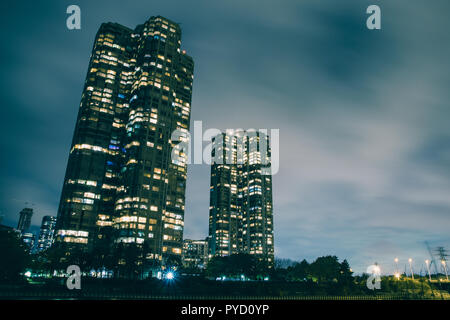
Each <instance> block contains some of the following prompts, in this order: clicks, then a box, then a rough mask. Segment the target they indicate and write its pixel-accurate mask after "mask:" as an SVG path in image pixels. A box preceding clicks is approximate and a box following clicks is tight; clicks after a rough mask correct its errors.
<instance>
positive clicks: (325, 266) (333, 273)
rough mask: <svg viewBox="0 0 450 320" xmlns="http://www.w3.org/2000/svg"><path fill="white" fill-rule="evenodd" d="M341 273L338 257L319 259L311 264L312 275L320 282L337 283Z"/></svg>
mask: <svg viewBox="0 0 450 320" xmlns="http://www.w3.org/2000/svg"><path fill="white" fill-rule="evenodd" d="M340 271H341V264H340V263H339V261H338V258H337V257H336V256H326V257H319V258H317V259H316V261H314V262H313V263H311V265H310V273H311V275H312V276H313V277H315V278H316V279H317V280H318V281H319V282H322V281H337V280H338V278H339V275H340Z"/></svg>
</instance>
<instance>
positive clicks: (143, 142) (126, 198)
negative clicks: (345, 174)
mask: <svg viewBox="0 0 450 320" xmlns="http://www.w3.org/2000/svg"><path fill="white" fill-rule="evenodd" d="M193 68H194V62H193V60H192V58H191V57H190V56H188V55H187V54H186V52H185V51H184V50H181V28H180V26H179V25H178V24H177V23H175V22H173V21H170V20H168V19H166V18H163V17H160V16H157V17H151V18H150V19H149V20H148V21H147V22H145V23H144V24H142V25H138V26H137V27H136V28H135V29H134V30H132V29H129V28H127V27H124V26H121V25H119V24H117V23H103V24H102V25H101V26H100V29H99V30H98V32H97V35H96V37H95V41H94V46H93V49H92V54H91V59H90V62H89V67H88V71H87V75H86V81H85V86H84V89H83V93H82V97H81V103H80V109H79V113H78V118H77V122H76V127H75V132H74V136H73V140H72V145H71V149H70V153H69V160H68V164H67V170H66V174H65V179H64V185H63V190H62V194H61V199H60V205H59V209H58V217H57V223H56V234H55V244H58V245H66V246H67V247H71V246H81V247H82V248H85V249H86V250H92V249H93V248H94V247H97V248H110V247H111V244H112V243H114V244H116V245H121V246H122V245H123V246H126V245H130V244H136V245H137V246H138V247H140V248H142V249H143V252H142V255H141V257H143V258H142V260H144V261H140V262H139V263H140V264H145V262H149V265H155V262H156V264H170V263H172V262H173V261H177V262H178V263H180V262H181V253H182V245H183V227H184V207H185V188H186V174H187V164H186V161H174V159H172V158H171V152H172V149H173V147H174V146H175V145H176V144H177V143H178V142H177V141H175V140H172V133H173V132H174V131H175V130H180V131H183V132H188V131H189V123H190V111H191V97H192V83H193ZM180 156H181V158H182V159H185V158H187V155H180ZM68 252H70V250H68Z"/></svg>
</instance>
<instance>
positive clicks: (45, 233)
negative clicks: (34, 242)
mask: <svg viewBox="0 0 450 320" xmlns="http://www.w3.org/2000/svg"><path fill="white" fill-rule="evenodd" d="M55 225H56V217H53V216H44V217H43V218H42V223H41V230H40V231H39V237H38V246H37V250H38V251H45V250H47V249H48V248H50V246H51V245H52V243H53V236H54V233H55Z"/></svg>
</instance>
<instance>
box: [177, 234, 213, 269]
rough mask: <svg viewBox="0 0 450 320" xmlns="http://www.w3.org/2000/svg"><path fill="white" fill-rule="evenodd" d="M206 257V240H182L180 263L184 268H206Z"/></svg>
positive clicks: (207, 253)
mask: <svg viewBox="0 0 450 320" xmlns="http://www.w3.org/2000/svg"><path fill="white" fill-rule="evenodd" d="M208 255H209V250H208V241H207V240H191V239H184V241H183V256H182V261H183V266H184V267H185V268H198V269H204V268H206V265H207V264H208Z"/></svg>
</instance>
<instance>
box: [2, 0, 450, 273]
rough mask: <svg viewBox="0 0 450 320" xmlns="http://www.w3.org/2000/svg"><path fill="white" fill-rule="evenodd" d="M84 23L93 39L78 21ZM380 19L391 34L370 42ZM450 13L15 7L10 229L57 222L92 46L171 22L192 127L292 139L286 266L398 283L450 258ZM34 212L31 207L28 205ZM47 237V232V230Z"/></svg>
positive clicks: (413, 8)
mask: <svg viewBox="0 0 450 320" xmlns="http://www.w3.org/2000/svg"><path fill="white" fill-rule="evenodd" d="M70 4H77V5H79V6H80V8H81V15H82V18H81V30H68V29H67V28H66V17H67V14H66V13H65V12H66V8H67V6H68V5H70ZM370 4H378V5H380V7H381V10H382V29H381V30H376V31H369V30H367V28H366V25H365V19H366V17H367V15H366V14H365V11H366V8H367V7H368V6H369V5H370ZM449 10H450V3H449V2H448V1H446V0H442V1H440V0H436V1H432V2H424V1H422V2H419V1H414V2H413V3H411V1H406V0H398V1H395V2H393V1H365V0H363V1H356V0H352V1H351V0H343V1H339V2H336V1H331V0H323V1H316V0H307V1H301V2H299V1H294V0H292V1H280V2H277V3H276V4H274V2H273V1H268V0H263V1H246V2H242V1H237V0H236V1H224V2H205V1H199V0H198V1H197V0H193V1H189V2H183V1H161V2H151V3H149V2H148V1H137V0H130V1H127V2H126V3H123V2H119V1H114V2H112V1H95V2H93V1H77V2H76V3H72V2H69V1H46V2H43V3H37V2H32V1H19V2H14V3H8V4H4V5H2V13H3V14H2V19H1V22H0V23H1V24H2V28H1V31H0V32H1V35H2V39H3V42H4V46H3V48H2V60H3V62H4V63H3V70H2V74H1V78H0V79H1V80H0V81H1V89H0V90H1V94H2V97H3V101H2V117H1V120H0V121H1V125H0V130H1V133H0V136H1V150H2V156H1V160H0V161H1V162H0V164H1V165H0V170H1V171H0V175H1V177H2V179H1V184H0V196H1V198H0V215H1V214H3V215H4V219H3V223H4V224H7V225H11V226H14V227H15V226H16V225H17V221H18V218H19V212H20V211H21V210H22V209H23V208H24V207H27V206H31V204H34V206H32V207H33V208H34V216H33V218H32V224H33V225H34V228H36V226H39V225H40V223H41V221H42V217H43V216H44V215H53V216H56V214H57V207H58V203H59V199H60V193H61V189H62V184H63V178H64V173H65V168H66V165H67V159H68V154H69V148H70V143H71V139H72V135H73V130H74V126H75V120H76V115H77V112H78V107H79V104H80V95H81V92H82V88H83V82H84V79H85V76H86V71H87V67H88V58H89V54H90V52H91V49H92V45H93V41H94V37H95V33H96V31H97V29H98V27H99V26H100V24H101V23H102V22H107V21H110V22H117V23H120V24H122V25H125V26H128V27H130V28H131V27H134V26H135V25H136V24H137V23H140V22H142V21H145V20H147V19H148V18H149V17H150V16H152V15H162V16H165V17H167V18H169V19H171V20H174V21H176V22H178V23H180V24H181V27H182V30H183V35H182V41H183V44H182V47H183V48H184V49H186V51H187V53H188V54H189V55H190V56H192V57H193V58H194V60H195V62H196V63H195V68H194V77H195V78H194V85H193V100H192V114H191V125H192V123H193V121H197V120H201V121H203V126H204V128H219V129H226V128H244V129H248V128H269V129H270V128H278V129H280V143H281V145H280V170H279V173H278V174H277V175H275V176H274V177H273V197H274V199H273V204H274V210H273V211H274V229H275V230H274V238H275V240H274V242H275V256H276V257H280V258H291V259H295V260H302V259H307V260H308V261H312V260H314V259H315V258H316V257H318V256H322V255H336V256H338V257H339V258H340V259H341V260H343V259H347V260H348V261H349V263H350V265H351V267H352V269H353V270H354V271H355V272H357V273H361V272H364V271H365V270H366V268H367V267H368V266H369V265H370V264H372V263H374V262H378V263H379V264H380V265H381V268H382V271H383V272H393V270H394V267H395V265H394V258H395V257H398V258H399V260H400V261H399V263H400V267H401V269H402V270H403V265H404V264H407V259H408V258H409V257H411V258H413V259H414V270H415V272H419V271H420V270H421V269H422V271H424V270H425V263H424V260H425V259H427V258H429V257H428V253H427V251H426V247H425V245H424V241H425V240H428V241H429V242H430V244H431V245H432V246H437V245H441V246H444V247H446V248H450V232H449V230H450V197H449V194H450V126H449V125H448V121H449V119H450V109H449V105H448V101H450V93H449V91H448V88H449V87H450V75H449V73H448V70H449V68H450V62H449V60H448V57H449V56H450V42H449V41H448V40H449V37H448V30H449V28H448V17H447V16H448V14H447V13H448V11H449ZM209 174H210V168H209V166H208V165H206V164H205V165H190V166H189V168H188V182H187V194H186V212H185V235H184V237H185V238H190V239H201V238H205V237H206V236H207V234H208V206H209V184H210V177H209ZM26 202H28V204H26ZM35 230H36V229H35Z"/></svg>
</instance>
